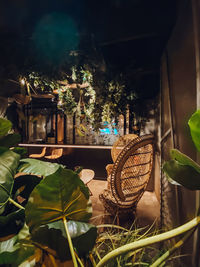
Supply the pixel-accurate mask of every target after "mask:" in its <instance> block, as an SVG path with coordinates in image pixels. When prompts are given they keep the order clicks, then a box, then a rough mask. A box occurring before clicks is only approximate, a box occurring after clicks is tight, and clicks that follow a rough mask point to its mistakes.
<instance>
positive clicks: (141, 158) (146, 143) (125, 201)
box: [99, 135, 154, 220]
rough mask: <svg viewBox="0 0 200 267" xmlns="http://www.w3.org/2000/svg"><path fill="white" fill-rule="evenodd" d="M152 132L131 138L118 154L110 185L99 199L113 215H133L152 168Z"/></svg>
mask: <svg viewBox="0 0 200 267" xmlns="http://www.w3.org/2000/svg"><path fill="white" fill-rule="evenodd" d="M153 139H154V138H153V135H144V136H141V137H137V138H135V139H133V140H132V141H130V142H129V143H128V144H127V145H126V146H125V147H124V148H123V150H122V151H121V152H120V153H119V155H118V157H117V159H116V160H115V163H114V165H113V168H112V171H111V174H110V181H108V183H110V186H108V189H105V190H104V191H103V192H102V193H101V194H100V195H99V198H100V200H101V201H102V203H103V205H104V207H105V209H106V210H107V211H108V212H109V213H110V214H111V215H113V216H117V218H118V220H119V217H120V216H122V215H125V214H127V213H131V214H134V213H135V210H136V206H137V203H138V201H139V200H140V198H141V197H142V195H143V193H144V191H145V189H146V186H147V184H148V181H149V178H150V176H151V171H152V163H153Z"/></svg>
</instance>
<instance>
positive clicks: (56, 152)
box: [45, 148, 63, 159]
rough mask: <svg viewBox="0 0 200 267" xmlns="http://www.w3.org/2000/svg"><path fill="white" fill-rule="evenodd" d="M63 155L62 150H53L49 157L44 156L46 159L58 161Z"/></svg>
mask: <svg viewBox="0 0 200 267" xmlns="http://www.w3.org/2000/svg"><path fill="white" fill-rule="evenodd" d="M62 155H63V148H53V149H52V152H51V155H49V156H45V158H47V159H58V158H60V157H62Z"/></svg>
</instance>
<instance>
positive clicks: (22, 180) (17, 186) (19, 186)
mask: <svg viewBox="0 0 200 267" xmlns="http://www.w3.org/2000/svg"><path fill="white" fill-rule="evenodd" d="M41 180H42V178H40V177H38V176H36V175H21V176H18V177H16V178H15V182H14V186H13V191H12V193H13V194H15V193H16V192H17V191H18V194H17V195H20V196H21V197H23V198H24V199H27V201H28V198H29V196H30V194H31V192H32V191H33V189H34V188H35V186H36V185H37V184H39V183H40V182H41Z"/></svg>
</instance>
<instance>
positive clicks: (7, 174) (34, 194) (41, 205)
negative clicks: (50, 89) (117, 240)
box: [0, 119, 97, 266]
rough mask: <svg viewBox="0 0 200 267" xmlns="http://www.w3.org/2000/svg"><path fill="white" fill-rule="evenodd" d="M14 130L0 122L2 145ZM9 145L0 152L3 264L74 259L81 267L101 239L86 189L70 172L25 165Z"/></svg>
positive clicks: (28, 161)
mask: <svg viewBox="0 0 200 267" xmlns="http://www.w3.org/2000/svg"><path fill="white" fill-rule="evenodd" d="M11 126H12V125H11V123H10V122H9V121H7V120H5V119H0V128H1V130H0V141H2V142H1V144H2V145H3V144H4V142H3V140H4V139H8V138H10V136H9V134H8V132H9V131H10V129H11ZM14 136H15V135H14ZM14 136H13V137H14ZM5 144H6V146H4V147H3V146H1V147H0V237H1V238H4V241H2V242H1V243H0V264H3V265H4V266H6V264H11V265H12V266H20V264H22V263H23V264H25V265H26V266H36V265H37V264H39V266H40V265H42V264H43V262H44V259H46V261H47V262H48V261H50V262H51V264H54V262H56V261H57V260H59V261H60V262H65V261H66V260H70V259H72V260H73V262H74V266H78V265H77V261H80V258H83V257H85V256H86V255H87V254H88V252H89V251H90V250H91V249H92V247H93V245H94V243H95V239H96V236H97V230H96V227H95V226H93V225H91V224H88V220H89V218H90V217H91V214H92V207H91V201H90V199H89V191H88V188H87V187H86V186H85V185H84V183H83V182H82V181H81V180H80V178H79V176H78V174H77V173H75V172H73V171H72V170H68V169H66V168H65V167H64V166H62V165H59V164H53V163H48V162H42V161H39V160H35V159H21V156H20V154H21V152H22V151H21V150H20V154H17V153H16V152H18V150H17V149H14V150H13V151H12V150H11V149H9V147H7V143H6V142H5ZM12 145H13V144H12ZM14 151H15V152H14ZM86 245H87V246H86ZM47 259H48V260H47ZM44 266H51V265H49V263H48V264H47V265H44ZM52 266H53V265H52Z"/></svg>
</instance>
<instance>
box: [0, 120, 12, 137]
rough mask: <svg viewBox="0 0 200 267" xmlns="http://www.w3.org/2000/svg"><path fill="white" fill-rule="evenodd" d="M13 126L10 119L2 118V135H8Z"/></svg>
mask: <svg viewBox="0 0 200 267" xmlns="http://www.w3.org/2000/svg"><path fill="white" fill-rule="evenodd" d="M11 128H12V123H11V122H10V121H9V120H7V119H4V118H0V136H4V135H7V133H8V132H9V131H10V130H11Z"/></svg>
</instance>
